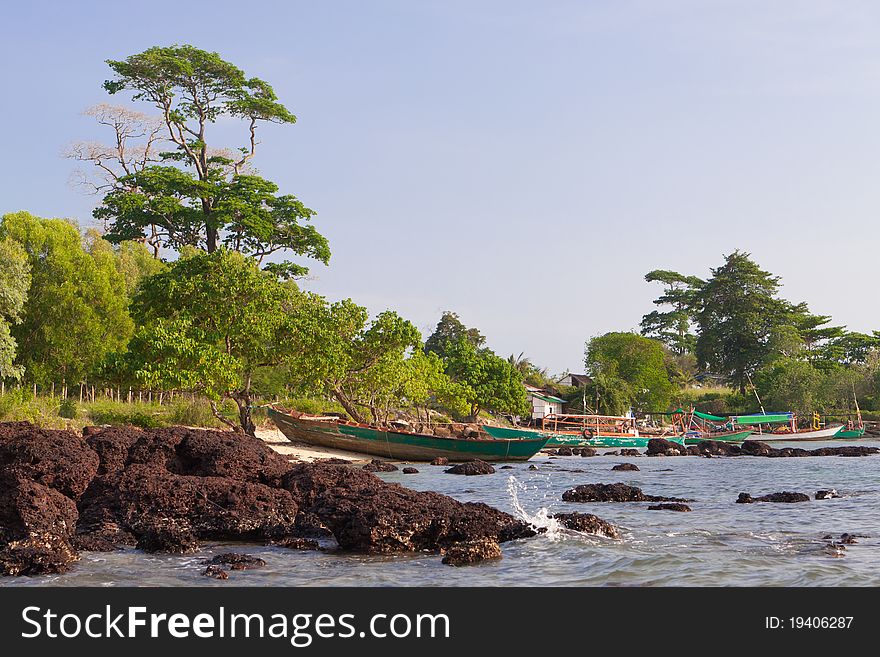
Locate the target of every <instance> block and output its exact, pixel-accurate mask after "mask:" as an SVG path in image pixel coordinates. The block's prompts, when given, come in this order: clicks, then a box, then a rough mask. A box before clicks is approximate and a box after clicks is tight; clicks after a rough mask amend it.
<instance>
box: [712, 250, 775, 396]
mask: <svg viewBox="0 0 880 657" xmlns="http://www.w3.org/2000/svg"><path fill="white" fill-rule="evenodd" d="M779 281H780V279H779V278H778V277H777V276H773V275H772V274H770V273H769V272H766V271H764V270H763V269H761V268H760V267H759V266H758V265H757V263H755V262H754V261H753V260H752V259H751V258H750V256H749V254H748V253H742V252H740V251H734V252H733V253H731V254H730V255H728V256H726V257H725V262H724V264H723V265H722V266H721V267H718V268H717V269H713V270H712V277H711V278H710V279H709V280H708V281H707V282H706V284H705V285H704V286H703V288H702V291H701V293H700V296H701V303H700V311H699V313H698V315H697V326H698V328H699V337H698V338H697V345H696V354H697V359H698V361H699V363H700V364H701V365H702V366H703V367H706V368H708V369H710V370H713V371H715V372H717V373H719V374H723V375H725V376H728V377H729V378H730V379H731V381H732V382H733V383H734V384H735V385H736V386H737V387H738V388H739V390H740V393H741V394H744V393H745V390H746V384H747V381H748V377H749V376H750V375H751V374H754V372H755V370H756V369H757V368H758V367H760V366H761V364H762V363H764V362H765V361H766V360H767V357H768V353H769V347H768V344H769V340H770V336H771V334H772V333H773V330H774V327H776V326H779V325H783V324H785V323H786V320H787V319H788V318H789V313H790V311H791V309H792V306H791V305H790V304H788V303H787V302H785V301H783V300H781V299H779V298H777V296H776V293H777V291H778V289H779V284H780V283H779Z"/></svg>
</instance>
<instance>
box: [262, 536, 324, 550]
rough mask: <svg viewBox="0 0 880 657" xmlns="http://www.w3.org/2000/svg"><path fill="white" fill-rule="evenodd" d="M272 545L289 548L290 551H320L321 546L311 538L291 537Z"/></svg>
mask: <svg viewBox="0 0 880 657" xmlns="http://www.w3.org/2000/svg"><path fill="white" fill-rule="evenodd" d="M272 545H277V546H278V547H283V548H288V549H290V550H320V549H321V546H320V544H319V543H318V541H316V540H314V539H311V538H298V537H294V536H292V537H289V538H282V539H281V540H278V541H273V542H272Z"/></svg>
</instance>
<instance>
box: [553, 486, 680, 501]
mask: <svg viewBox="0 0 880 657" xmlns="http://www.w3.org/2000/svg"><path fill="white" fill-rule="evenodd" d="M562 499H563V501H565V502H688V501H689V500H683V499H679V498H677V497H661V496H657V495H645V494H644V493H643V492H642V489H641V488H637V487H635V486H627V485H626V484H584V485H581V486H576V487H574V488H572V489H569V490H567V491H565V492H564V493H563V494H562Z"/></svg>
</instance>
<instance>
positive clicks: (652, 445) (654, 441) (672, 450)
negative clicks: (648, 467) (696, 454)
mask: <svg viewBox="0 0 880 657" xmlns="http://www.w3.org/2000/svg"><path fill="white" fill-rule="evenodd" d="M687 453H688V450H687V447H685V446H684V445H679V444H678V443H674V442H672V441H671V440H666V439H665V438H651V440H649V441H648V449H647V450H646V451H645V455H646V456H659V455H663V456H686V455H687Z"/></svg>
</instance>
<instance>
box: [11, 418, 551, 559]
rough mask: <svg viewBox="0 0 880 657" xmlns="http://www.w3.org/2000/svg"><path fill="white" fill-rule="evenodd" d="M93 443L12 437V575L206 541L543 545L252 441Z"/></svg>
mask: <svg viewBox="0 0 880 657" xmlns="http://www.w3.org/2000/svg"><path fill="white" fill-rule="evenodd" d="M83 436H84V437H83V438H80V437H78V436H76V435H75V434H73V433H70V432H67V431H48V430H39V429H35V428H34V427H31V426H30V425H28V424H27V423H15V424H0V573H3V574H24V575H37V574H43V573H54V572H62V571H63V570H65V569H66V568H68V567H69V565H70V564H71V563H72V562H74V561H75V560H76V559H77V550H113V549H116V548H118V547H120V546H137V547H139V548H141V549H143V550H146V551H151V552H172V553H187V552H192V551H195V550H197V549H198V548H199V544H200V543H201V542H202V541H251V542H254V541H256V542H263V543H271V544H275V545H281V546H288V547H291V548H296V549H315V548H316V547H317V542H315V541H314V540H309V539H310V538H312V539H313V538H324V537H329V536H332V537H333V538H335V540H336V542H337V544H338V545H339V547H341V548H342V549H346V550H357V551H361V552H372V553H387V552H396V551H425V550H428V551H434V552H440V551H442V550H447V549H448V548H450V547H452V546H454V545H456V544H460V543H468V542H471V541H484V542H494V543H500V542H504V541H509V540H513V539H518V538H526V537H529V536H534V535H535V533H536V532H535V530H534V528H532V527H531V526H529V525H527V524H525V523H523V522H520V521H519V520H517V519H516V518H514V517H513V516H510V515H509V514H507V513H503V512H501V511H499V510H497V509H494V508H492V507H489V506H487V505H485V504H477V503H462V502H459V501H457V500H454V499H452V498H450V497H447V496H445V495H440V494H438V493H431V492H418V491H414V490H410V489H407V488H404V487H402V486H399V485H396V484H389V483H386V482H383V481H382V480H381V479H379V478H378V477H376V476H374V475H372V474H370V473H367V472H364V471H363V470H359V469H356V468H354V467H352V466H348V465H346V466H343V465H328V464H299V465H293V464H291V463H289V462H288V461H287V459H285V458H284V457H282V456H281V455H279V454H277V453H275V452H273V451H272V450H271V449H269V448H268V447H267V446H266V445H265V444H264V443H262V441H260V440H258V439H255V438H251V437H248V436H245V435H241V434H235V433H231V432H223V431H207V430H198V429H187V428H172V429H156V430H140V429H132V428H94V427H92V428H89V429H87V430H86V431H84V433H83ZM34 446H37V447H34ZM463 465H465V466H469V467H470V468H473V467H476V468H479V469H483V468H484V466H485V467H488V468H490V469H491V466H489V465H488V464H482V465H480V464H479V463H477V464H474V463H471V464H463ZM212 565H218V566H219V565H220V564H212ZM219 570H220V571H224V569H223V568H220V569H219ZM212 576H219V573H214V574H213V575H212Z"/></svg>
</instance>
